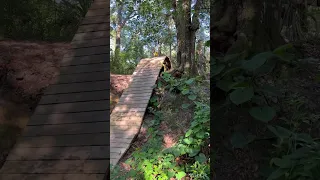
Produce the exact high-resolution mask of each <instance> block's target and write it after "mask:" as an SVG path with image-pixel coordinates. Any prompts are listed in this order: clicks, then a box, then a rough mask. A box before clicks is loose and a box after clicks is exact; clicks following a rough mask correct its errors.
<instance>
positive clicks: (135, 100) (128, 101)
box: [117, 96, 150, 105]
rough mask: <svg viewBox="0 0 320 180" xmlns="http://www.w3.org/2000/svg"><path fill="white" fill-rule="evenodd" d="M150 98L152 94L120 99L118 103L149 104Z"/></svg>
mask: <svg viewBox="0 0 320 180" xmlns="http://www.w3.org/2000/svg"><path fill="white" fill-rule="evenodd" d="M149 100H150V96H149V98H147V97H145V98H144V99H128V100H125V99H121V100H119V101H118V103H117V105H126V104H128V105H129V104H130V105H132V104H148V102H149Z"/></svg>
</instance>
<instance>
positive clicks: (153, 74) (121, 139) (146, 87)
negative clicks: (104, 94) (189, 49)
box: [110, 57, 167, 165]
mask: <svg viewBox="0 0 320 180" xmlns="http://www.w3.org/2000/svg"><path fill="white" fill-rule="evenodd" d="M166 58H167V57H156V58H151V59H142V60H141V61H140V63H139V64H138V66H137V68H136V70H135V72H134V73H133V75H132V76H131V83H130V85H129V87H128V88H127V89H126V90H125V91H124V92H123V94H122V95H121V97H120V99H119V102H118V103H117V105H116V107H115V108H114V110H113V111H112V113H111V117H110V118H111V119H110V163H111V164H113V165H115V164H117V163H118V162H119V160H120V159H121V157H122V156H123V155H124V154H125V152H126V151H127V150H128V148H129V147H130V144H131V142H132V140H133V139H134V137H135V136H136V135H137V134H138V132H139V130H140V127H141V124H142V121H143V116H144V114H145V112H146V108H147V106H148V102H149V99H150V97H151V95H152V91H153V86H154V85H155V83H156V80H157V78H158V76H159V73H160V70H161V67H162V63H163V62H164V60H165V59H166Z"/></svg>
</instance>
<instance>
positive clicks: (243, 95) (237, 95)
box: [230, 87, 254, 105]
mask: <svg viewBox="0 0 320 180" xmlns="http://www.w3.org/2000/svg"><path fill="white" fill-rule="evenodd" d="M253 95H254V92H253V88H252V87H246V88H243V89H236V90H234V91H232V92H231V93H230V100H231V101H232V102H233V103H234V104H236V105H239V104H242V103H245V102H247V101H250V100H251V98H252V97H253Z"/></svg>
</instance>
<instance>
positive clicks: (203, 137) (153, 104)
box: [111, 72, 210, 180]
mask: <svg viewBox="0 0 320 180" xmlns="http://www.w3.org/2000/svg"><path fill="white" fill-rule="evenodd" d="M161 79H162V81H158V83H157V85H156V90H157V91H158V92H161V93H160V94H163V93H164V92H167V93H173V94H174V95H175V96H183V97H185V98H186V99H188V100H187V101H188V103H183V104H181V103H180V107H175V108H176V110H178V112H179V113H184V110H187V109H192V110H193V111H194V112H193V117H192V121H191V122H190V126H189V127H188V129H187V131H185V132H184V134H183V135H182V136H180V138H179V140H178V141H177V142H176V143H175V144H174V145H173V146H172V147H170V148H165V147H163V145H162V143H161V142H162V140H163V132H162V131H161V128H160V125H161V122H163V121H164V120H166V121H168V119H164V118H165V117H167V116H165V115H164V114H165V113H166V111H165V109H161V104H163V103H166V102H161V100H160V98H159V97H155V96H154V97H153V98H151V100H150V107H149V110H150V112H151V113H153V114H154V120H153V121H152V123H151V126H150V127H149V128H148V137H149V140H148V141H147V142H146V143H145V144H144V145H143V146H142V147H140V148H137V149H136V150H135V151H134V152H133V153H132V156H131V157H130V158H129V159H128V160H127V161H126V164H128V165H130V168H131V170H130V171H129V172H125V173H124V172H121V169H120V168H119V167H115V168H114V170H113V171H112V173H111V179H145V180H153V179H157V180H168V179H170V178H174V179H182V178H184V177H189V178H191V179H194V180H206V179H208V180H209V179H210V178H209V177H210V175H209V172H210V166H209V165H210V158H209V153H210V152H208V149H209V148H208V145H209V136H210V134H209V132H210V107H209V97H208V95H207V96H205V95H204V94H203V93H201V92H200V91H201V84H202V83H203V80H202V79H201V78H200V77H197V78H189V79H188V78H181V79H176V78H174V77H172V76H171V75H170V74H169V73H166V72H164V73H163V74H162V77H161ZM162 101H165V100H162ZM171 118H172V119H169V121H176V120H175V119H174V117H171Z"/></svg>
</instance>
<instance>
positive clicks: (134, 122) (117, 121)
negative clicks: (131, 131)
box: [110, 117, 143, 127]
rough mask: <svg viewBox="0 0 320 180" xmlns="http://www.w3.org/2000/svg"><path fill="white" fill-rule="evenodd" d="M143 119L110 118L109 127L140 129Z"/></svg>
mask: <svg viewBox="0 0 320 180" xmlns="http://www.w3.org/2000/svg"><path fill="white" fill-rule="evenodd" d="M142 120H143V117H111V120H110V124H111V126H124V125H126V126H137V127H140V126H141V123H142Z"/></svg>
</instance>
